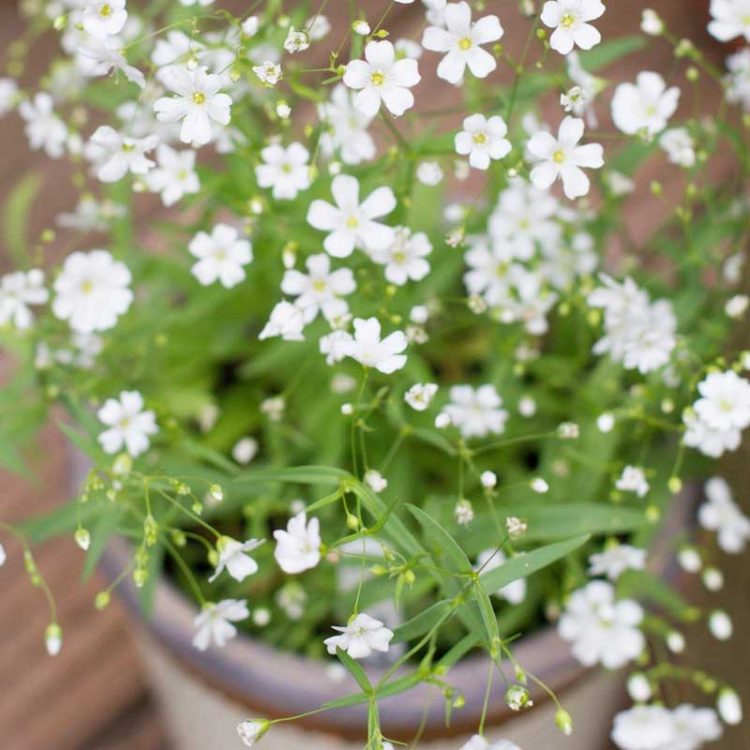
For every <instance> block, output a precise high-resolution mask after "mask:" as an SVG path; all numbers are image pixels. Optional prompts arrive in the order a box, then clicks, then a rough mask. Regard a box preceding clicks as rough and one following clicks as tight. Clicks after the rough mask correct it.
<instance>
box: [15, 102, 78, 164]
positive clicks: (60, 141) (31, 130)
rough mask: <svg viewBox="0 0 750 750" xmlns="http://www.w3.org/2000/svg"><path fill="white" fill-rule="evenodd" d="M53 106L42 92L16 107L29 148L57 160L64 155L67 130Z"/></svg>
mask: <svg viewBox="0 0 750 750" xmlns="http://www.w3.org/2000/svg"><path fill="white" fill-rule="evenodd" d="M53 106H54V105H53V101H52V97H51V96H50V95H49V94H47V93H46V92H43V91H42V92H39V93H38V94H36V95H35V96H34V98H33V99H28V100H26V101H22V102H21V103H20V104H19V105H18V113H19V114H20V115H21V118H22V119H23V120H24V121H25V122H26V137H27V138H28V139H29V146H30V147H31V148H33V149H35V150H40V149H42V150H44V151H45V152H46V154H47V156H49V157H50V158H52V159H59V158H60V157H61V156H62V155H63V154H64V153H65V143H66V141H67V139H68V128H67V127H66V125H65V123H64V122H63V121H62V120H61V119H60V118H59V117H58V116H57V115H56V114H55V112H54V109H53Z"/></svg>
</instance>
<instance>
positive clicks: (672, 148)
mask: <svg viewBox="0 0 750 750" xmlns="http://www.w3.org/2000/svg"><path fill="white" fill-rule="evenodd" d="M659 145H660V146H661V147H662V148H663V149H664V152H665V153H666V154H667V158H668V159H669V161H671V162H672V163H673V164H677V165H678V166H680V167H685V168H686V169H688V168H690V167H693V166H695V161H696V156H695V143H693V138H692V136H691V135H690V133H689V132H688V130H687V128H671V129H670V130H667V131H665V132H664V133H663V134H662V136H661V138H660V139H659Z"/></svg>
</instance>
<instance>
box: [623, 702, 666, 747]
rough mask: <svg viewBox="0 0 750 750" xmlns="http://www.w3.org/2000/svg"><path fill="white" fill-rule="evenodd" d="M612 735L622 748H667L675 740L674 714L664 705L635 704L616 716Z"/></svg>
mask: <svg viewBox="0 0 750 750" xmlns="http://www.w3.org/2000/svg"><path fill="white" fill-rule="evenodd" d="M611 737H612V741H613V742H614V743H615V745H617V747H619V748H620V750H667V749H668V748H672V747H674V740H675V729H674V723H673V721H672V714H671V712H670V711H669V710H668V709H666V708H664V707H663V706H634V707H633V708H631V709H629V710H628V711H621V712H620V713H619V714H617V715H616V716H615V720H614V725H613V727H612V734H611Z"/></svg>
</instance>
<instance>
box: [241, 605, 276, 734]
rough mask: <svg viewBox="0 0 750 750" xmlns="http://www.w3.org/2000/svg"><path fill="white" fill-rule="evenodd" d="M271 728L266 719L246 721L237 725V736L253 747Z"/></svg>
mask: <svg viewBox="0 0 750 750" xmlns="http://www.w3.org/2000/svg"><path fill="white" fill-rule="evenodd" d="M257 611H258V610H256V612H257ZM270 726H271V724H270V722H269V721H267V720H266V719H252V720H245V721H241V722H240V723H239V724H238V725H237V734H238V735H239V737H240V739H241V740H242V742H243V743H244V745H245V747H253V746H254V745H255V743H256V742H257V741H258V740H260V739H261V738H262V737H263V736H264V735H265V734H266V732H267V731H268V729H269V728H270Z"/></svg>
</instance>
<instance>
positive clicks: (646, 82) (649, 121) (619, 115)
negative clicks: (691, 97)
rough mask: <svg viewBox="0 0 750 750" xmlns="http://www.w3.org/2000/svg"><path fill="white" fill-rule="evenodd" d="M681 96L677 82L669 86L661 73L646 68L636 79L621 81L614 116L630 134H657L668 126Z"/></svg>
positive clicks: (618, 123)
mask: <svg viewBox="0 0 750 750" xmlns="http://www.w3.org/2000/svg"><path fill="white" fill-rule="evenodd" d="M679 99H680V90H679V89H678V88H677V87H676V86H672V87H671V88H667V84H666V83H665V82H664V79H663V78H662V77H661V76H660V75H659V74H658V73H652V72H650V71H643V72H641V73H639V74H638V76H637V77H636V82H635V83H621V84H620V85H619V86H618V87H617V89H615V95H614V97H613V98H612V119H613V120H614V123H615V125H616V126H617V127H618V128H619V129H620V130H621V131H622V132H623V133H627V134H628V135H635V134H636V133H644V134H645V135H646V136H649V137H650V136H654V135H657V134H658V133H661V131H662V130H664V128H666V127H667V122H668V121H669V118H670V117H671V116H672V115H673V114H674V113H675V110H676V109H677V103H678V102H679Z"/></svg>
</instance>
